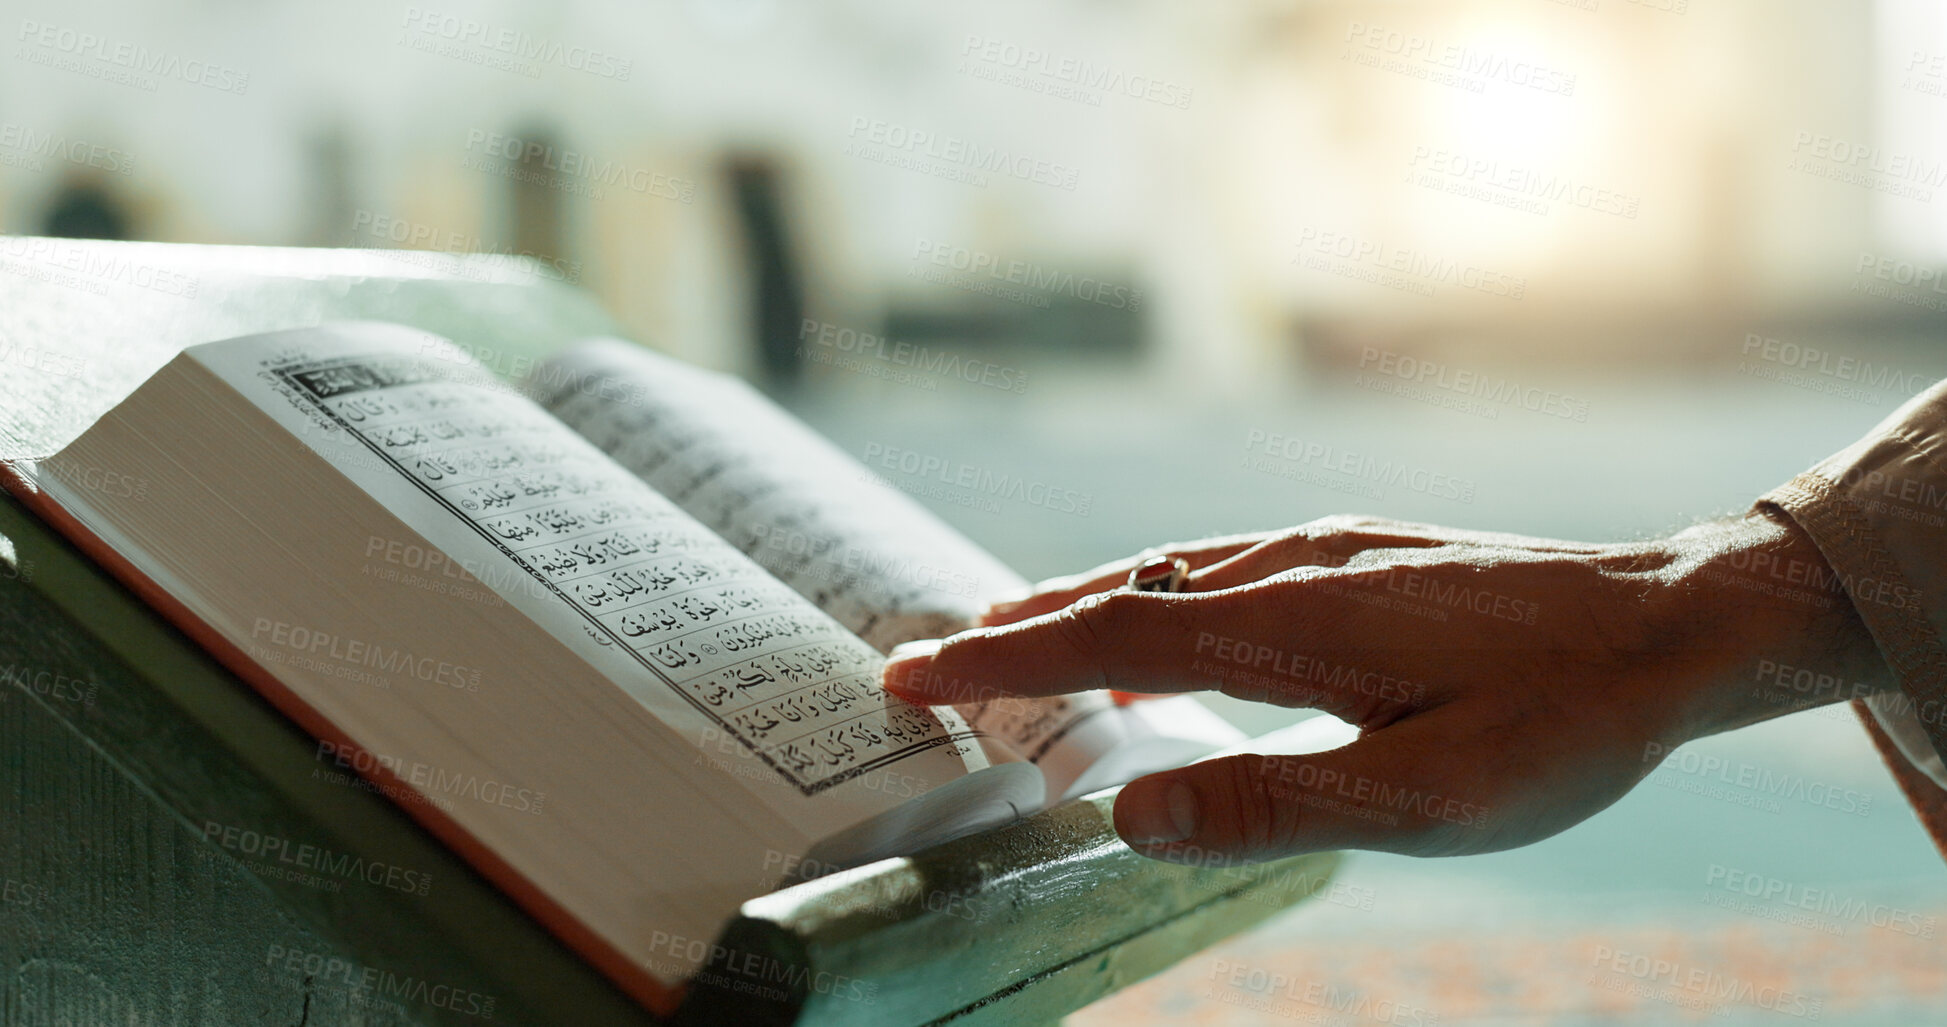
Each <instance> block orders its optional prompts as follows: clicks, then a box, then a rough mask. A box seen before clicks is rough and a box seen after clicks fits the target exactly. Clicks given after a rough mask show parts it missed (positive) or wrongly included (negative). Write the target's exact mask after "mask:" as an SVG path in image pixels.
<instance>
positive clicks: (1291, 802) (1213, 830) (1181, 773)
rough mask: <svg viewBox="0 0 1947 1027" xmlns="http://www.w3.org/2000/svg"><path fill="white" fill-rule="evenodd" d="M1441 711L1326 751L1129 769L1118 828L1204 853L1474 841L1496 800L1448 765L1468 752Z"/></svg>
mask: <svg viewBox="0 0 1947 1027" xmlns="http://www.w3.org/2000/svg"><path fill="white" fill-rule="evenodd" d="M1449 721H1453V722H1458V721H1457V719H1456V718H1450V717H1446V716H1443V715H1442V714H1441V713H1439V712H1435V713H1429V714H1427V715H1425V716H1423V717H1418V718H1414V719H1412V720H1408V721H1404V722H1402V723H1400V724H1398V725H1395V726H1393V727H1389V728H1386V729H1385V730H1382V731H1378V732H1374V733H1372V734H1369V735H1367V736H1365V737H1363V738H1361V739H1359V740H1358V741H1356V742H1353V743H1352V744H1350V745H1347V746H1344V747H1342V748H1339V749H1334V750H1332V751H1330V752H1323V753H1315V754H1311V755H1305V756H1254V755H1244V756H1228V757H1224V758H1221V759H1213V760H1206V761H1204V762H1202V763H1194V764H1191V765H1190V766H1187V767H1183V768H1181V769H1178V770H1171V771H1166V772H1164V773H1161V774H1152V775H1150V776H1148V777H1143V778H1138V779H1137V780H1135V781H1133V782H1131V783H1130V784H1128V785H1126V786H1124V788H1123V789H1122V792H1121V794H1120V795H1118V796H1117V797H1116V803H1115V828H1116V833H1117V834H1119V835H1121V836H1122V839H1123V841H1125V842H1127V843H1128V844H1129V846H1130V847H1131V848H1134V849H1135V850H1136V851H1138V852H1141V853H1142V854H1144V855H1146V856H1151V857H1154V858H1156V859H1163V860H1168V861H1171V862H1177V863H1200V864H1204V865H1210V864H1212V863H1216V864H1220V865H1221V864H1230V863H1248V862H1258V861H1261V860H1268V859H1277V858H1281V857H1284V856H1294V855H1298V854H1300V853H1307V852H1323V851H1328V850H1333V849H1373V850H1378V851H1383V852H1399V853H1406V854H1411V855H1436V854H1453V853H1458V852H1469V851H1482V850H1484V849H1486V848H1490V847H1493V844H1494V843H1493V834H1492V832H1490V831H1489V830H1487V827H1488V824H1489V819H1490V815H1491V814H1492V813H1493V812H1494V811H1493V810H1492V809H1491V808H1490V807H1489V806H1488V804H1487V803H1486V801H1485V799H1484V796H1483V794H1482V792H1481V788H1482V786H1481V784H1480V783H1479V782H1478V780H1477V779H1470V778H1469V777H1468V776H1467V775H1466V774H1464V773H1462V772H1457V771H1456V768H1460V767H1466V766H1467V765H1468V763H1469V761H1467V760H1466V758H1465V757H1464V755H1462V754H1461V753H1459V752H1456V749H1457V748H1458V746H1457V745H1456V739H1455V738H1454V737H1451V736H1453V735H1454V732H1453V731H1452V730H1450V729H1449V726H1448V722H1449ZM1463 782H1465V783H1463Z"/></svg>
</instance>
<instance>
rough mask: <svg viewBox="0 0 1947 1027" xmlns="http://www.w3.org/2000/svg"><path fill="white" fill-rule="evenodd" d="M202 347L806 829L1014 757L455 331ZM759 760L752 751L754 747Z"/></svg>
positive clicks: (340, 333) (355, 329) (366, 484)
mask: <svg viewBox="0 0 1947 1027" xmlns="http://www.w3.org/2000/svg"><path fill="white" fill-rule="evenodd" d="M274 339H275V341H276V342H277V343H279V344H280V348H279V349H278V350H277V352H276V353H275V355H274V356H270V357H267V356H266V347H265V345H264V343H263V340H262V338H246V339H240V340H231V341H228V342H223V343H211V344H207V345H203V346H197V347H193V348H191V349H190V350H189V351H188V352H189V353H190V355H192V356H193V357H195V358H196V359H197V360H199V361H201V362H202V363H203V364H204V365H205V366H207V367H209V368H210V369H211V370H212V371H213V372H215V373H216V374H218V375H219V377H221V378H222V379H223V380H225V381H226V382H228V383H229V384H230V385H232V387H234V388H237V389H238V390H239V391H240V392H242V393H243V394H244V395H245V396H246V397H248V398H249V399H251V400H252V401H253V402H254V403H256V404H257V405H258V406H260V407H261V408H262V409H264V410H265V411H266V412H268V413H270V414H271V415H272V416H273V417H274V418H276V419H277V420H278V421H279V422H280V423H282V424H283V425H284V426H285V427H287V428H289V429H290V430H291V431H292V432H293V433H294V434H297V435H299V436H300V437H301V438H303V439H304V440H305V441H306V443H307V444H308V445H310V446H311V448H312V449H313V450H314V451H316V452H318V453H320V454H321V455H323V456H325V457H326V459H328V460H331V461H332V462H333V463H334V465H335V466H337V467H339V469H340V470H341V471H342V472H343V473H344V474H346V475H347V476H348V477H350V478H351V479H352V480H353V481H354V482H355V483H356V484H358V485H359V486H360V487H361V488H363V489H364V490H365V491H366V492H367V493H369V494H370V495H372V496H373V497H374V498H376V499H378V500H380V501H381V502H382V503H384V504H385V505H386V507H387V508H388V509H390V510H391V511H392V512H394V513H395V514H396V515H398V516H399V517H400V518H401V519H402V520H404V521H405V522H406V523H407V524H408V526H410V527H412V528H413V529H414V530H415V531H417V532H419V533H420V534H421V535H423V536H425V537H426V538H427V539H429V540H432V541H433V542H434V543H435V544H436V546H437V548H438V549H439V550H440V551H442V552H444V553H445V554H446V555H447V556H448V557H449V558H450V559H452V560H454V561H455V562H458V563H460V564H461V565H462V566H464V567H466V568H468V570H469V571H470V572H471V573H472V574H473V576H475V577H478V578H479V579H480V580H481V581H482V583H483V584H485V585H487V586H488V587H490V588H492V589H493V590H494V591H495V592H497V593H498V594H500V595H501V597H502V598H504V599H505V600H506V601H507V602H508V603H509V604H511V605H513V606H514V607H516V608H517V609H519V610H520V611H521V612H522V613H523V614H525V615H526V616H527V617H529V618H530V619H531V620H532V621H533V622H534V623H536V624H537V625H540V626H541V627H543V628H544V629H546V630H547V631H548V632H549V633H550V634H552V635H553V636H554V637H555V638H556V639H557V640H559V641H560V642H562V643H563V644H564V645H566V646H568V647H569V648H570V649H572V650H574V651H575V652H576V653H578V654H579V655H581V656H582V657H583V658H584V659H586V660H587V661H588V662H589V663H590V664H592V665H593V666H594V667H596V668H597V669H599V670H601V671H602V672H603V673H604V675H605V676H606V677H608V678H609V680H611V681H612V682H614V683H615V684H616V685H617V686H618V687H620V688H622V689H623V690H624V691H626V692H627V693H628V694H629V695H630V696H631V697H633V698H634V699H635V700H636V701H638V702H640V703H641V704H642V705H643V706H644V707H646V708H648V709H649V710H650V711H651V712H652V713H653V714H654V715H655V716H656V717H657V718H658V719H660V720H662V721H663V722H664V723H665V724H668V725H670V726H672V727H674V728H676V729H677V730H678V731H679V733H681V734H682V735H683V737H685V738H686V739H688V740H690V741H691V742H692V744H694V745H696V747H697V748H698V749H699V750H700V752H702V753H703V754H704V755H706V756H707V757H709V758H710V759H712V760H717V761H721V760H722V759H723V755H722V754H723V752H724V751H725V746H723V745H720V744H713V743H715V742H717V741H718V740H721V739H731V740H734V742H735V743H736V745H735V746H734V747H733V748H732V751H734V752H736V753H737V754H738V756H739V758H740V760H741V761H742V762H743V763H745V764H750V765H740V766H737V767H736V768H735V770H736V772H735V773H733V774H730V775H728V776H730V777H731V778H733V779H734V780H736V781H737V782H738V783H739V784H740V785H741V786H743V787H744V788H745V789H746V790H748V791H750V792H751V793H752V794H754V795H756V796H758V797H759V798H760V799H762V800H763V801H764V803H765V804H766V805H767V806H769V807H770V808H771V809H772V810H773V811H774V812H776V813H777V814H778V815H780V816H781V817H783V818H784V819H785V820H786V821H787V822H790V823H793V824H797V825H799V826H800V828H801V829H802V830H803V831H804V832H805V833H806V834H809V835H811V836H813V837H817V836H820V835H825V834H829V833H831V832H832V831H833V830H834V829H836V828H838V827H842V826H845V825H849V824H853V823H856V822H858V821H860V820H862V819H864V818H868V817H872V816H875V815H879V814H883V813H886V812H887V811H888V810H889V809H891V808H892V807H895V806H898V805H900V804H901V803H902V802H904V801H906V800H908V799H910V798H911V797H912V796H913V794H914V793H913V791H907V792H905V794H903V795H902V794H899V793H898V792H897V791H896V790H892V789H887V788H884V787H879V786H878V785H876V784H875V783H874V779H873V775H875V774H879V775H883V774H884V773H886V772H887V771H888V769H889V768H894V767H896V768H897V769H898V771H899V772H900V773H902V774H905V775H910V776H911V778H912V780H914V781H917V782H920V784H921V785H927V786H931V787H941V786H945V785H948V784H950V783H952V782H955V781H957V780H959V779H961V778H963V777H965V776H967V775H968V774H969V773H970V772H973V771H977V770H981V769H983V768H985V767H987V766H989V764H990V762H993V761H995V760H999V761H1001V762H1006V761H1007V760H1009V759H1011V758H1012V757H1011V754H1006V753H1005V749H1004V747H1002V746H998V745H994V744H993V743H992V741H991V740H989V739H987V738H985V737H983V736H982V735H981V734H980V733H979V732H977V731H976V730H974V729H970V728H969V727H968V725H966V724H965V723H964V722H963V721H962V720H961V719H960V718H958V717H957V716H955V715H953V713H952V712H951V711H939V712H937V713H936V712H935V711H929V710H925V709H921V708H918V707H914V706H912V705H911V704H908V703H903V702H900V701H898V700H895V699H891V698H890V697H888V696H886V695H885V694H884V693H883V692H882V691H881V690H880V689H879V688H878V687H877V684H876V682H877V676H878V672H879V668H880V666H881V665H882V663H883V660H882V658H881V657H880V655H879V654H878V653H876V652H875V651H873V650H872V648H871V647H870V646H867V645H865V644H864V643H862V642H860V641H859V640H858V639H857V638H855V637H853V636H852V635H851V633H849V632H848V631H846V630H845V629H844V628H843V627H842V626H841V625H839V624H838V623H836V622H835V621H833V620H832V619H831V618H830V617H828V616H826V615H825V614H824V613H822V612H821V611H819V610H818V609H816V608H815V607H813V606H811V605H810V604H808V603H805V602H804V601H803V600H802V598H801V597H799V596H798V595H796V594H795V593H793V592H791V591H790V590H789V589H786V588H784V587H783V586H781V585H780V584H778V583H777V582H776V581H775V580H774V579H772V578H771V577H770V576H769V575H768V574H767V573H766V572H765V571H764V570H763V569H762V568H760V567H758V566H757V565H756V564H754V563H752V562H751V561H750V560H748V559H746V558H745V557H744V556H743V555H742V554H740V553H738V552H737V551H736V550H735V549H733V548H731V547H730V546H729V545H727V544H725V543H724V542H723V541H722V540H721V539H719V538H718V537H716V536H715V535H714V534H713V533H712V532H710V531H709V530H708V529H706V528H704V527H703V526H702V525H700V524H698V523H696V521H695V520H694V519H693V518H691V517H690V516H688V515H687V514H685V513H683V512H682V511H681V510H680V509H678V508H676V507H675V506H674V505H673V504H671V503H670V502H669V501H668V500H667V499H665V498H663V497H662V496H661V495H658V494H657V493H656V492H655V491H654V490H653V489H650V488H648V487H647V486H645V485H644V484H643V483H642V482H641V481H640V480H639V479H637V478H636V477H634V476H633V475H630V474H628V473H627V472H625V471H623V470H622V469H621V468H618V467H616V466H615V464H614V463H613V462H612V461H610V460H608V459H607V458H606V457H605V456H603V455H602V454H601V452H600V451H598V450H597V449H595V448H594V447H593V446H591V445H589V444H588V443H587V442H586V441H585V440H583V439H581V438H580V437H578V436H577V435H575V434H574V433H572V432H570V431H567V430H565V429H564V428H563V426H562V425H561V424H560V423H559V422H558V421H556V420H555V419H554V418H552V417H550V416H549V415H548V414H547V413H546V412H545V411H543V410H541V409H540V408H539V407H538V406H536V405H535V404H534V403H532V402H531V401H529V400H528V399H526V398H525V397H522V396H520V395H518V394H516V393H514V392H513V391H512V390H509V389H507V388H506V387H505V386H503V385H501V384H500V383H498V382H497V381H495V380H494V379H493V378H492V376H491V375H489V374H488V373H487V372H486V371H485V370H484V369H481V368H479V367H478V366H477V365H475V364H473V363H472V362H471V361H470V360H469V359H468V358H466V357H465V355H464V354H463V353H461V352H460V351H459V350H458V349H457V348H455V347H453V346H452V345H451V344H450V343H448V342H447V341H446V340H444V339H440V338H439V337H437V336H433V335H430V334H428V333H424V332H418V331H414V330H411V329H406V328H403V327H400V326H395V325H382V324H368V323H347V324H341V325H333V326H327V327H326V328H322V329H318V330H315V331H308V332H290V333H279V334H278V335H277V336H275V337H274ZM752 761H754V763H753V762H752Z"/></svg>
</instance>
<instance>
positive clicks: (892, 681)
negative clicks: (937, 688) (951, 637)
mask: <svg viewBox="0 0 1947 1027" xmlns="http://www.w3.org/2000/svg"><path fill="white" fill-rule="evenodd" d="M939 651H940V639H937V638H929V639H926V640H924V641H921V642H901V643H900V644H898V645H896V646H893V647H892V652H890V653H887V654H886V667H885V670H883V671H881V672H880V674H879V683H880V684H882V685H884V686H885V689H886V691H888V692H891V693H892V694H894V695H896V696H899V697H900V698H902V699H910V700H912V701H914V702H924V701H925V699H924V696H925V695H926V689H925V688H924V687H923V684H924V682H925V680H926V668H928V667H930V666H932V664H933V655H934V654H935V653H938V652H939Z"/></svg>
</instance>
